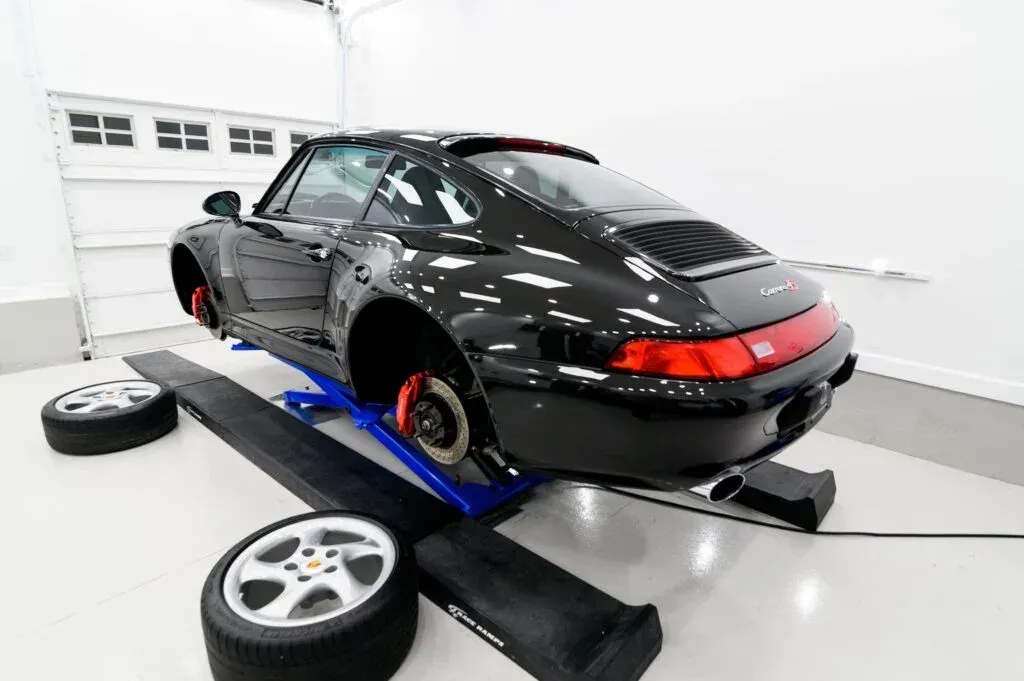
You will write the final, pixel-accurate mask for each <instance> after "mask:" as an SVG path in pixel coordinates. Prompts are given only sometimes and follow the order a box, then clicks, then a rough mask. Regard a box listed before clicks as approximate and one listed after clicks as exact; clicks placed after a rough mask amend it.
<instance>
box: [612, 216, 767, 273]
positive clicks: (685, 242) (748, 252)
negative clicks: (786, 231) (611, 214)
mask: <svg viewBox="0 0 1024 681" xmlns="http://www.w3.org/2000/svg"><path fill="white" fill-rule="evenodd" d="M604 237H605V238H606V239H608V240H609V241H611V242H612V243H614V244H617V245H618V246H620V247H622V248H624V249H626V250H628V251H632V252H633V253H636V254H637V255H640V256H643V257H644V258H646V259H647V260H649V261H650V262H652V263H653V264H655V265H658V266H660V267H661V268H662V269H665V270H667V271H669V272H670V273H672V274H674V275H676V276H678V277H682V278H684V279H705V278H707V277H711V276H717V275H721V274H726V273H728V272H736V271H739V270H745V269H750V268H752V267H759V266H761V265H766V264H769V263H773V262H775V261H776V260H778V258H776V257H775V256H774V255H772V254H771V253H769V252H768V251H766V250H765V249H763V248H761V247H760V246H758V245H757V244H754V243H752V242H750V241H747V240H746V239H744V238H743V237H741V236H739V235H738V234H735V233H733V232H730V231H729V230H728V229H726V228H725V227H722V226H721V225H716V224H715V223H713V222H697V221H691V222H678V221H673V222H653V223H652V222H645V223H642V224H632V225H622V226H617V227H612V228H611V229H609V230H607V231H606V232H605V233H604Z"/></svg>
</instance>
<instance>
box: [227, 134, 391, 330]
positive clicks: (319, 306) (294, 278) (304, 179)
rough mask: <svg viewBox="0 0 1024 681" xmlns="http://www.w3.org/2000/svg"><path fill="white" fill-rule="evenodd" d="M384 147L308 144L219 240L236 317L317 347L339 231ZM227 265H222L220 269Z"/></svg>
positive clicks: (355, 209)
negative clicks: (270, 189) (281, 178)
mask: <svg viewBox="0 0 1024 681" xmlns="http://www.w3.org/2000/svg"><path fill="white" fill-rule="evenodd" d="M388 153H389V152H388V151H386V150H382V149H375V148H370V147H363V146H357V145H349V144H324V145H318V146H314V147H311V148H310V149H309V150H308V152H307V153H306V155H305V156H304V157H303V158H302V159H301V160H299V162H298V163H296V164H293V165H294V168H293V170H292V172H291V173H290V174H289V175H288V176H287V177H286V178H285V179H284V181H283V182H282V183H281V184H280V186H279V187H278V188H277V189H276V191H275V192H274V194H273V196H272V197H271V198H270V199H269V200H266V201H265V202H263V203H261V205H260V206H257V212H256V213H255V214H254V215H253V216H251V217H248V218H246V219H244V220H242V221H241V224H240V225H238V226H235V227H228V228H227V229H228V230H232V229H233V230H234V233H233V234H230V235H224V234H222V238H221V259H222V271H224V272H226V273H227V274H226V276H225V278H226V279H228V278H230V279H231V280H232V284H233V285H228V283H227V282H226V283H225V289H226V292H227V294H228V306H229V308H230V310H231V313H232V315H233V316H234V317H235V319H236V320H238V321H240V322H242V323H243V324H248V325H252V326H255V327H259V329H261V330H267V331H270V332H273V335H274V336H275V337H276V340H278V341H285V342H288V343H291V344H294V345H298V346H304V347H306V348H307V349H310V348H313V349H322V350H326V349H325V348H324V343H323V336H322V330H323V318H324V308H325V305H326V300H327V288H328V285H329V282H330V277H331V268H332V263H333V261H334V258H335V255H336V247H337V244H338V240H339V239H340V237H341V235H342V233H343V232H344V231H345V230H346V229H348V227H349V226H350V225H351V224H352V221H353V220H354V219H355V218H356V217H358V215H359V214H360V213H361V211H362V207H363V203H364V202H365V200H366V197H367V195H368V193H369V190H370V187H371V186H372V184H373V182H374V181H375V179H376V176H377V174H378V173H379V172H380V169H381V168H382V167H383V165H384V160H385V159H386V158H387V156H388ZM224 263H227V265H228V266H227V267H224Z"/></svg>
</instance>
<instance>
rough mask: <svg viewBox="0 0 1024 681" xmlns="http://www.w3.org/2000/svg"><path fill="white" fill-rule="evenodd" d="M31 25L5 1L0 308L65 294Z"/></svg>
mask: <svg viewBox="0 0 1024 681" xmlns="http://www.w3.org/2000/svg"><path fill="white" fill-rule="evenodd" d="M30 26H31V13H30V12H28V11H27V3H23V2H21V1H20V0H13V1H11V2H4V3H0V92H2V93H3V106H0V129H2V130H3V134H2V135H0V139H2V142H0V150H2V160H0V186H2V187H3V188H4V195H5V197H6V200H5V201H4V204H5V205H4V219H3V220H0V304H2V303H4V302H8V301H14V300H18V301H23V300H28V299H33V298H49V297H61V296H67V295H68V285H67V277H68V273H69V262H70V248H69V239H68V236H67V230H66V228H65V224H66V223H65V219H64V206H63V203H62V199H61V193H60V181H59V174H58V171H57V163H56V159H55V154H54V148H53V141H52V139H51V133H50V126H49V122H48V119H47V117H48V112H47V108H46V99H45V95H44V92H43V89H42V84H41V83H40V81H39V78H38V74H37V69H36V59H35V49H34V46H33V44H32V39H31V32H30Z"/></svg>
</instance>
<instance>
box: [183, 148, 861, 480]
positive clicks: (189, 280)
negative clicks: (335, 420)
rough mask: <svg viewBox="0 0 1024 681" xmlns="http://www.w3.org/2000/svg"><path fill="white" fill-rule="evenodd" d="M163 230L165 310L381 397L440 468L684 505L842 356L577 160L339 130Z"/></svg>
mask: <svg viewBox="0 0 1024 681" xmlns="http://www.w3.org/2000/svg"><path fill="white" fill-rule="evenodd" d="M204 209H205V210H206V212H208V213H210V214H212V215H213V216H215V217H213V218H212V219H205V220H202V221H197V222H194V223H192V224H189V225H186V226H185V227H182V228H181V229H179V230H178V231H177V232H176V233H175V234H174V236H173V237H172V239H171V242H170V247H171V268H172V273H173V278H174V285H175V288H176V290H177V294H178V297H179V298H180V300H181V306H182V308H183V310H184V311H185V312H186V313H188V314H193V315H196V317H197V319H198V320H199V321H200V322H201V323H203V324H204V325H206V326H208V327H209V328H210V329H211V331H212V332H213V334H214V335H215V336H217V337H220V338H224V337H227V336H233V337H237V338H240V339H243V340H245V341H247V342H249V343H252V344H254V345H258V346H260V347H262V348H265V349H266V350H268V351H270V352H272V353H274V354H276V355H279V356H281V357H284V358H286V359H288V360H291V361H293V362H296V363H298V364H301V365H303V366H305V367H308V368H310V369H313V370H314V371H317V372H320V373H322V374H325V375H327V376H329V377H331V378H334V379H336V380H338V381H340V382H342V383H344V384H346V385H348V386H349V387H350V388H351V389H352V390H353V391H354V392H355V393H356V395H357V396H358V397H359V398H360V399H361V400H364V401H366V402H371V403H383V404H395V403H398V405H399V410H398V425H399V428H400V430H401V431H402V432H403V434H405V435H406V436H408V437H414V438H416V439H417V440H418V441H419V443H420V445H421V446H422V447H423V449H424V450H425V451H426V452H427V453H428V454H429V455H430V456H432V457H434V458H435V459H436V460H438V461H439V462H441V463H445V464H452V463H456V462H458V461H460V460H461V459H462V458H464V457H466V456H471V457H473V458H474V459H475V460H477V461H478V462H480V461H481V460H486V462H487V463H488V464H489V465H490V466H492V467H493V466H501V467H504V466H513V467H515V468H516V469H518V470H528V471H534V472H538V473H541V474H543V475H547V476H553V477H564V478H570V479H582V480H588V481H596V482H601V483H611V484H619V485H627V486H643V487H656V488H661V489H670V490H675V489H682V488H691V487H695V486H698V485H707V484H717V485H718V487H719V488H720V490H721V491H720V492H719V494H718V497H719V498H722V497H724V496H727V492H728V491H730V490H731V491H735V489H737V488H738V485H740V484H742V473H743V472H744V471H745V470H747V469H749V468H750V467H752V466H755V465H757V464H758V463H761V462H763V461H765V460H767V459H769V458H771V457H772V456H774V455H775V454H777V453H778V452H779V451H780V450H781V449H782V448H784V447H785V446H787V445H788V444H790V443H792V442H793V441H794V440H796V439H797V438H799V437H800V436H801V435H803V434H804V433H806V432H807V431H808V430H809V429H811V428H812V427H813V426H814V425H815V424H816V423H817V422H818V421H819V420H820V419H821V417H822V416H823V415H824V413H825V412H826V411H827V410H828V408H829V407H830V405H831V399H832V393H833V389H834V388H836V387H837V386H839V385H841V384H842V383H844V382H846V381H847V380H848V379H849V378H850V376H851V374H852V372H853V368H854V364H855V363H856V355H855V354H853V353H852V352H851V350H852V346H853V330H852V329H851V328H850V326H849V325H848V324H847V323H846V322H845V321H843V319H842V318H841V317H840V316H839V313H838V312H837V310H836V308H835V306H834V305H833V304H832V302H831V301H830V300H829V298H828V296H827V295H826V294H825V292H824V291H823V289H822V287H821V286H819V285H818V284H816V283H815V282H814V281H812V280H810V279H808V278H806V277H804V276H803V275H802V274H800V273H799V272H797V271H794V270H793V269H791V268H789V267H787V266H785V265H784V264H781V263H780V262H779V260H778V258H777V257H776V256H774V255H772V254H771V253H768V252H767V251H765V250H764V249H763V248H760V247H758V246H756V245H755V244H753V243H751V242H750V241H747V240H746V239H744V238H742V237H740V236H738V235H737V234H735V233H733V232H731V231H729V230H727V229H725V228H724V227H722V226H720V225H718V224H716V223H714V222H712V221H710V220H708V219H706V218H704V217H702V216H700V215H698V214H697V213H695V212H693V211H691V210H689V209H688V208H685V207H683V206H682V205H680V204H678V203H676V202H675V201H673V200H672V199H670V198H668V197H666V196H664V195H662V194H660V193H658V192H656V191H654V190H652V189H649V188H648V187H646V186H644V185H642V184H639V183H637V182H635V181H633V180H630V179H628V178H626V177H624V176H622V175H619V174H617V173H615V172H613V171H611V170H608V169H606V168H605V167H603V166H601V165H599V163H598V161H597V159H596V158H594V157H593V156H592V155H591V154H589V153H587V152H585V151H582V150H580V149H575V148H572V147H568V146H564V145H560V144H552V143H549V142H543V141H538V140H534V139H523V138H517V137H508V136H501V135H493V134H467V133H440V132H434V131H426V132H424V131H403V130H350V131H343V132H339V133H332V134H328V135H322V136H320V137H317V138H314V139H311V140H309V141H308V142H306V143H305V144H303V145H302V147H301V148H299V149H298V151H296V153H295V154H294V155H293V156H292V158H291V160H289V162H288V164H287V165H286V166H285V167H284V169H283V170H282V171H281V173H280V174H279V175H278V177H277V179H276V180H275V181H274V183H273V184H272V185H271V186H270V188H269V190H268V191H267V192H266V194H265V195H264V197H263V198H262V200H261V201H260V202H259V203H258V204H256V205H255V206H254V209H253V212H252V214H251V215H246V216H240V215H239V210H240V201H239V198H238V195H237V194H235V193H234V192H219V193H217V194H214V195H213V196H211V197H210V198H209V199H207V201H206V203H205V204H204Z"/></svg>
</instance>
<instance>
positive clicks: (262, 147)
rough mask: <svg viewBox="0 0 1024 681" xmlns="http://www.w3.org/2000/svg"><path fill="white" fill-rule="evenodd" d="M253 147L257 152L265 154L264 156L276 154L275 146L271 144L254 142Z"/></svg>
mask: <svg viewBox="0 0 1024 681" xmlns="http://www.w3.org/2000/svg"><path fill="white" fill-rule="evenodd" d="M252 148H253V151H255V152H256V153H257V154H263V155H264V156H273V155H274V147H272V146H270V145H269V144H253V145H252Z"/></svg>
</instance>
